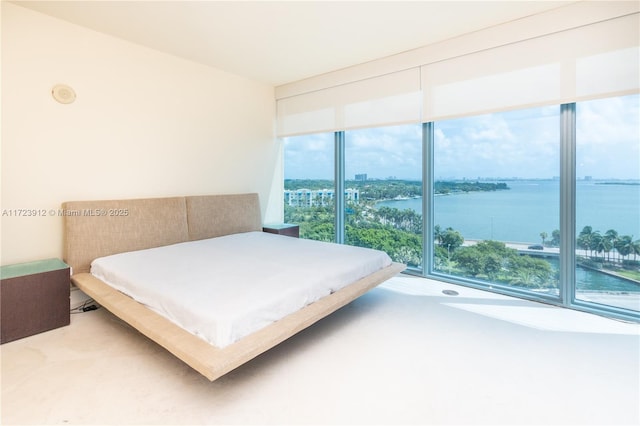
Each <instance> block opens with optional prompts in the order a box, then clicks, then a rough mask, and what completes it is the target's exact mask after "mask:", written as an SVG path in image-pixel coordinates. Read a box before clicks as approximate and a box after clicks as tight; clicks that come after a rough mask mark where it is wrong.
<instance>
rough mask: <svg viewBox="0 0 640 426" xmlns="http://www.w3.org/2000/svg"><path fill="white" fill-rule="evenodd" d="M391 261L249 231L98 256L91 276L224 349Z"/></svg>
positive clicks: (366, 252)
mask: <svg viewBox="0 0 640 426" xmlns="http://www.w3.org/2000/svg"><path fill="white" fill-rule="evenodd" d="M390 264H391V259H390V258H389V256H388V255H387V254H386V253H384V252H381V251H377V250H371V249H366V248H361V247H353V246H346V245H340V244H333V243H323V242H319V241H311V240H305V239H299V238H292V237H285V236H281V235H275V234H270V233H266V232H247V233H240V234H233V235H227V236H224V237H218V238H211V239H207V240H199V241H191V242H186V243H180V244H174V245H170V246H164V247H157V248H152V249H146V250H139V251H134V252H128V253H120V254H116V255H112V256H106V257H102V258H98V259H96V260H94V261H93V262H92V264H91V273H92V274H93V275H94V276H96V277H97V278H99V279H101V280H102V281H104V282H105V283H107V284H109V285H111V286H113V287H114V288H116V289H118V290H119V291H121V292H123V293H125V294H127V295H128V296H130V297H132V298H133V299H135V300H137V301H138V302H140V303H143V304H144V305H146V306H148V307H149V308H151V309H152V310H154V311H156V312H157V313H159V314H161V315H163V316H164V317H166V318H168V319H169V320H171V321H173V322H174V323H176V324H177V325H179V326H180V327H182V328H184V329H185V330H188V331H190V332H191V333H193V334H195V335H197V336H199V337H201V338H203V339H204V340H206V341H208V342H209V343H211V344H213V345H214V346H217V347H224V346H227V345H229V344H231V343H233V342H235V341H236V340H238V339H240V338H242V337H244V336H246V335H248V334H251V333H252V332H254V331H256V330H258V329H260V328H262V327H264V326H266V325H268V324H270V323H272V322H274V321H277V320H278V319H280V318H282V317H284V316H286V315H288V314H290V313H293V312H295V311H297V310H299V309H301V308H302V307H304V306H305V305H307V304H310V303H312V302H314V301H316V300H318V299H320V298H322V297H324V296H326V295H328V294H330V293H332V292H334V291H336V290H338V289H340V288H342V287H344V286H346V285H348V284H350V283H352V282H354V281H356V280H358V279H360V278H362V277H364V276H366V275H369V274H371V273H372V272H375V271H377V270H379V269H381V268H383V267H385V266H388V265H390Z"/></svg>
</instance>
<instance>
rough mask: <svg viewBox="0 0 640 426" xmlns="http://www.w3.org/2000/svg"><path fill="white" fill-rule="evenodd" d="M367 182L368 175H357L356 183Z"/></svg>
mask: <svg viewBox="0 0 640 426" xmlns="http://www.w3.org/2000/svg"><path fill="white" fill-rule="evenodd" d="M366 180H367V174H366V173H361V174H358V175H356V181H359V182H365V181H366Z"/></svg>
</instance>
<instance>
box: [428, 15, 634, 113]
mask: <svg viewBox="0 0 640 426" xmlns="http://www.w3.org/2000/svg"><path fill="white" fill-rule="evenodd" d="M639 42H640V30H639V18H638V15H637V14H633V15H629V16H624V17H621V18H616V19H610V20H606V21H603V22H598V23H594V24H591V25H586V26H582V27H579V28H575V29H571V30H566V31H561V32H557V33H553V34H549V35H544V36H540V37H536V38H533V39H529V40H525V41H520V42H516V43H512V44H508V45H504V46H500V47H496V48H492V49H488V50H483V51H480V52H475V53H470V54H467V55H463V56H459V57H456V58H451V59H447V60H443V61H440V62H436V63H432V64H427V65H424V66H423V67H422V88H423V96H424V100H423V108H424V114H423V120H424V121H435V120H439V119H444V118H451V117H459V116H464V115H475V114H481V113H486V112H492V111H504V110H508V109H515V108H526V107H532V106H540V105H550V104H561V103H566V102H575V101H580V100H585V99H592V98H597V97H604V96H616V95H622V94H627V93H635V92H638V90H640V66H639V63H640V59H639V48H638V44H639Z"/></svg>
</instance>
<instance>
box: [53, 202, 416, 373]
mask: <svg viewBox="0 0 640 426" xmlns="http://www.w3.org/2000/svg"><path fill="white" fill-rule="evenodd" d="M62 207H63V209H64V210H65V212H68V214H65V216H64V219H65V222H64V231H65V232H64V236H65V241H64V256H63V258H64V260H65V262H66V263H67V264H68V265H70V266H71V268H72V269H71V270H72V276H71V281H72V283H73V284H74V285H76V286H77V287H78V288H80V289H81V290H82V291H83V292H84V293H86V294H87V295H88V296H90V297H92V298H93V299H94V300H95V301H96V302H97V303H99V304H100V305H101V306H103V307H104V308H105V309H107V310H109V311H110V312H112V313H113V314H114V315H116V316H117V317H119V318H121V319H122V320H123V321H125V322H126V323H128V324H130V325H131V326H132V327H133V328H135V329H136V330H138V331H139V332H140V333H142V334H144V335H145V336H147V337H148V338H150V339H151V340H153V341H155V342H156V343H158V344H159V345H161V346H163V347H164V348H166V349H167V350H168V351H169V352H171V353H172V354H174V355H175V356H176V357H178V358H179V359H181V360H182V361H184V362H185V363H186V364H187V365H189V366H190V367H192V368H193V369H195V370H196V371H198V372H199V373H201V374H202V375H204V376H205V377H206V378H208V379H209V380H211V381H213V380H216V379H217V378H219V377H221V376H223V375H224V374H226V373H228V372H230V371H231V370H233V369H235V368H237V367H239V366H240V365H242V364H244V363H245V362H247V361H249V360H251V359H252V358H255V357H256V356H258V355H260V354H261V353H263V352H265V351H266V350H268V349H270V348H272V347H274V346H275V345H277V344H279V343H281V342H282V341H284V340H286V339H288V338H289V337H291V336H293V335H294V334H296V333H298V332H299V331H301V330H303V329H305V328H307V327H309V326H310V325H312V324H314V323H315V322H317V321H318V320H320V319H322V318H324V317H325V316H327V315H329V314H331V313H332V312H334V311H336V310H337V309H340V308H341V307H343V306H345V305H346V304H348V303H350V302H352V301H353V300H355V299H356V298H358V297H360V296H361V295H363V294H364V293H366V292H367V291H369V290H371V289H372V288H374V287H375V286H377V285H379V284H381V283H382V282H384V281H386V280H388V279H389V278H391V277H393V276H394V275H397V274H398V273H400V272H401V271H402V270H404V269H405V265H402V264H399V263H392V264H391V265H390V266H388V267H386V268H384V269H381V270H379V271H377V272H374V273H373V274H371V275H368V276H366V277H364V278H362V279H360V280H358V281H356V282H354V283H352V284H349V285H347V286H346V287H344V288H342V289H340V290H338V291H336V292H334V293H332V294H331V295H329V296H327V297H324V298H322V299H320V300H318V301H316V302H314V303H312V304H310V305H307V306H306V307H304V308H302V309H301V310H299V311H297V312H294V313H292V314H290V315H288V316H286V317H284V318H282V319H281V320H279V321H276V322H274V323H272V324H270V325H268V326H267V327H265V328H262V329H261V330H258V331H256V332H254V333H252V334H250V335H248V336H246V337H244V338H242V339H240V340H238V341H236V342H234V343H232V344H230V345H228V346H225V347H223V348H218V347H215V346H213V345H211V344H209V343H208V342H206V341H205V340H203V339H201V338H199V337H197V336H195V335H193V334H191V333H190V332H188V331H186V330H184V329H182V328H180V327H179V326H177V325H176V324H174V323H173V322H171V321H169V320H168V319H166V318H164V317H163V316H161V315H159V314H157V313H156V312H154V311H152V310H151V309H149V308H147V307H146V306H144V305H142V304H140V303H138V302H136V301H135V300H133V299H132V298H130V297H128V296H126V295H125V294H123V293H121V292H119V291H117V290H115V289H114V288H112V287H110V286H109V285H107V284H105V283H104V282H102V281H101V280H100V279H98V278H96V277H94V276H93V275H91V274H90V273H89V270H90V265H91V261H93V259H96V258H98V257H102V256H108V255H111V254H116V253H122V252H126V251H132V250H141V249H146V248H152V247H158V246H163V245H168V244H175V243H179V242H185V241H194V240H199V239H205V238H214V237H219V236H222V235H229V234H233V233H238V232H251V231H261V230H262V221H261V211H260V205H259V200H258V194H228V195H201V196H187V197H171V198H147V199H129V200H103V201H71V202H66V203H63V205H62ZM84 212H100V214H84ZM286 238H290V237H286Z"/></svg>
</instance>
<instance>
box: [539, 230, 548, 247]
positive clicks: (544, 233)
mask: <svg viewBox="0 0 640 426" xmlns="http://www.w3.org/2000/svg"><path fill="white" fill-rule="evenodd" d="M547 237H548V235H547V233H546V232H544V231H543V232H541V233H540V238H542V245H544V240H546V239H547Z"/></svg>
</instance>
